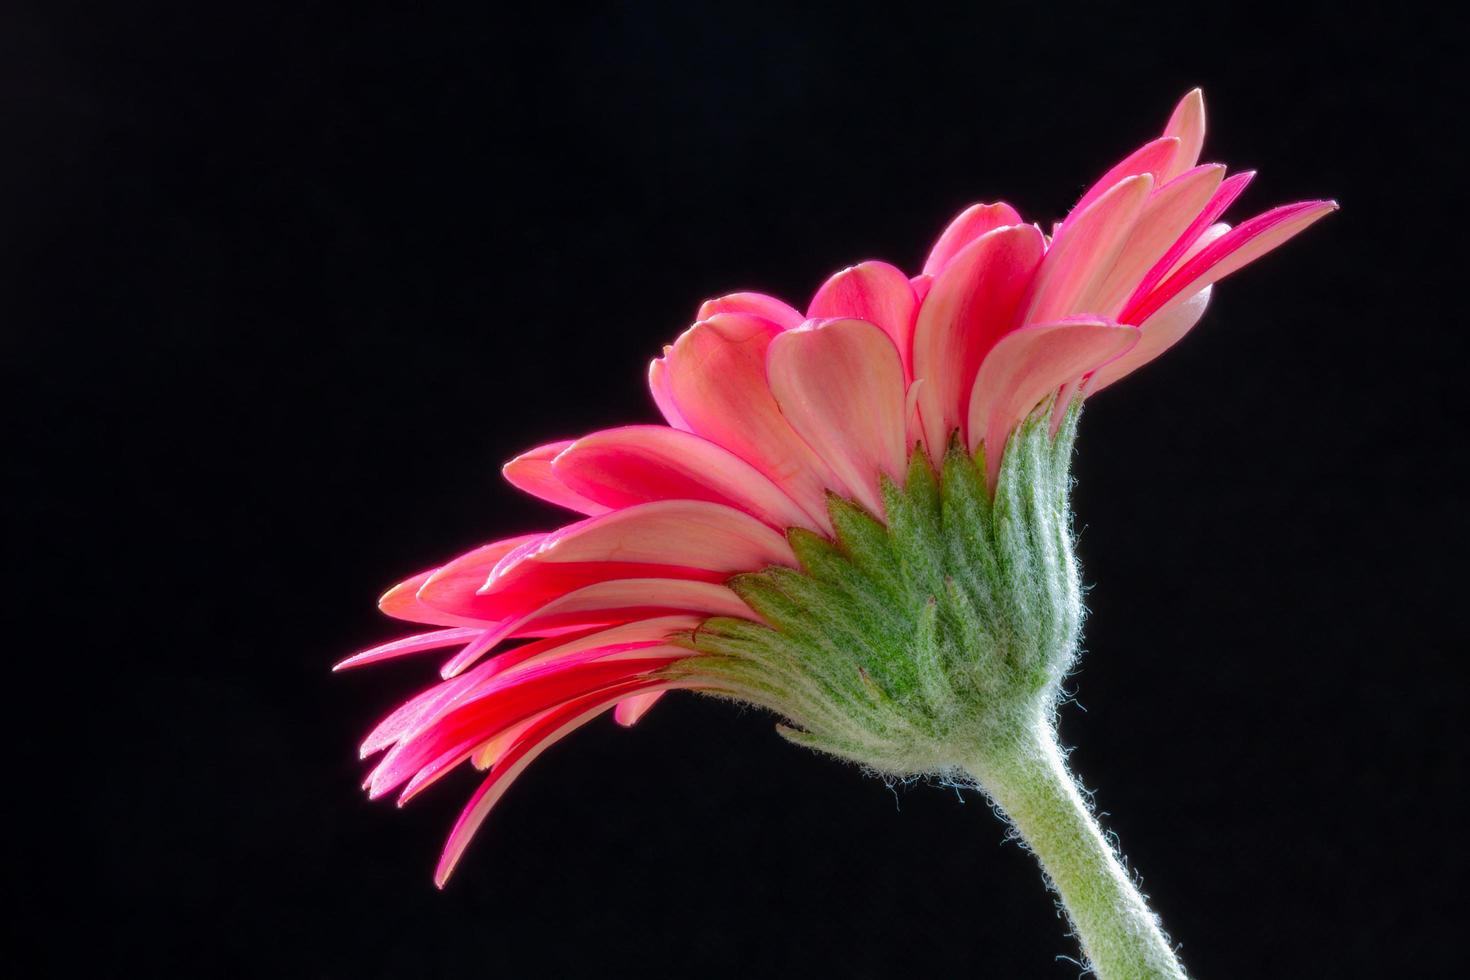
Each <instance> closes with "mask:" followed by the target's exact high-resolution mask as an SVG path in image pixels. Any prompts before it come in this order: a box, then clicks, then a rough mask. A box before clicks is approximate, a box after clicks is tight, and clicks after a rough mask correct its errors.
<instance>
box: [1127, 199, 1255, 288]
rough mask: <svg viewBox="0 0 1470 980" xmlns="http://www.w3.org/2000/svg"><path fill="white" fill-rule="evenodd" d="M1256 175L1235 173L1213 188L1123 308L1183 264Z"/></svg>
mask: <svg viewBox="0 0 1470 980" xmlns="http://www.w3.org/2000/svg"><path fill="white" fill-rule="evenodd" d="M1255 175H1256V174H1255V171H1253V170H1247V171H1246V172H1244V173H1239V174H1235V175H1233V176H1231V177H1227V178H1226V179H1225V180H1224V182H1222V183H1221V184H1220V186H1219V187H1217V188H1216V189H1215V193H1214V194H1213V195H1211V197H1210V200H1209V203H1207V204H1206V205H1205V206H1204V209H1203V210H1201V211H1200V213H1199V214H1198V215H1196V216H1195V219H1194V220H1193V221H1191V222H1190V223H1189V227H1187V228H1185V229H1184V231H1183V233H1182V234H1180V236H1179V238H1178V240H1176V241H1175V242H1174V244H1173V245H1171V246H1169V249H1168V251H1166V252H1165V253H1164V254H1163V257H1162V258H1160V259H1159V260H1158V261H1157V262H1155V263H1154V265H1153V268H1151V269H1149V270H1148V272H1147V273H1146V274H1145V275H1144V277H1143V279H1141V280H1140V281H1139V283H1138V286H1137V287H1136V288H1135V289H1134V290H1133V295H1131V296H1130V297H1128V302H1126V303H1124V304H1123V309H1125V310H1126V309H1130V308H1131V307H1133V306H1135V305H1137V303H1138V302H1139V301H1140V300H1142V299H1143V297H1145V296H1147V295H1148V294H1149V293H1151V292H1153V290H1154V287H1156V286H1157V285H1158V284H1159V283H1161V282H1163V281H1164V278H1165V277H1166V276H1168V275H1169V274H1170V273H1171V272H1173V271H1174V270H1175V269H1176V268H1177V267H1178V266H1179V265H1180V264H1181V263H1182V262H1183V261H1184V259H1185V257H1186V256H1187V255H1188V254H1189V253H1190V251H1191V250H1192V249H1195V248H1196V247H1197V242H1198V241H1199V239H1200V238H1201V236H1203V235H1204V234H1205V232H1206V231H1208V230H1209V229H1210V227H1211V226H1212V225H1213V224H1214V222H1215V219H1217V218H1219V217H1220V215H1222V214H1224V213H1225V209H1226V208H1228V207H1230V205H1231V204H1233V203H1234V202H1235V199H1236V198H1237V197H1239V196H1240V194H1241V192H1242V191H1244V190H1245V188H1246V185H1247V184H1249V183H1250V182H1251V179H1252V178H1253V177H1255Z"/></svg>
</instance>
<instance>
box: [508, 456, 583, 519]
mask: <svg viewBox="0 0 1470 980" xmlns="http://www.w3.org/2000/svg"><path fill="white" fill-rule="evenodd" d="M571 444H572V440H570V439H564V440H562V441H560V442H549V443H547V444H546V445H544V446H537V447H536V448H535V449H531V450H528V451H526V452H524V453H521V454H520V455H519V456H517V457H516V458H515V459H513V460H511V461H510V462H509V463H506V464H505V465H504V466H503V467H501V470H500V472H501V473H503V474H504V475H505V479H506V480H507V482H509V483H510V485H511V486H513V487H515V488H516V489H517V490H523V491H525V492H526V493H529V494H530V495H531V496H533V497H540V498H541V499H542V500H545V501H547V502H549V503H553V504H556V505H557V506H559V507H565V508H567V509H568V510H574V511H576V512H577V513H579V514H605V513H607V510H608V509H607V507H605V506H603V505H602V504H599V503H594V502H593V501H591V500H588V499H587V498H586V497H583V496H582V495H581V494H579V493H576V492H574V491H572V490H570V489H568V488H567V487H566V486H565V485H564V484H563V483H562V482H561V481H560V480H558V479H557V478H556V475H555V474H554V473H552V470H551V461H552V460H553V459H555V458H556V456H557V454H558V453H560V452H561V451H562V450H563V449H565V448H567V447H568V446H570V445H571Z"/></svg>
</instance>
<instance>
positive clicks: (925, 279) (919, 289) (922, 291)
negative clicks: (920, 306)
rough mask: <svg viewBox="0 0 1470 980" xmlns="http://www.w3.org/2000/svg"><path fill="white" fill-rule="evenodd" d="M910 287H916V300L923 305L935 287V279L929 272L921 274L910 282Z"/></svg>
mask: <svg viewBox="0 0 1470 980" xmlns="http://www.w3.org/2000/svg"><path fill="white" fill-rule="evenodd" d="M909 285H910V286H913V287H914V299H916V300H918V301H919V302H920V303H922V302H924V298H925V297H926V296H928V295H929V290H930V288H931V287H933V285H934V277H933V276H931V275H929V274H928V273H927V272H921V273H919V274H918V275H917V276H914V277H913V278H912V279H910V280H909Z"/></svg>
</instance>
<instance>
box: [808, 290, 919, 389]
mask: <svg viewBox="0 0 1470 980" xmlns="http://www.w3.org/2000/svg"><path fill="white" fill-rule="evenodd" d="M918 307H919V303H918V300H917V299H916V298H915V296H914V287H913V286H911V285H909V280H908V277H907V276H905V275H904V274H903V273H902V272H900V271H899V270H898V269H897V268H895V267H894V266H891V265H889V264H888V263H887V262H863V263H862V264H860V265H855V266H853V267H852V268H850V269H843V270H842V271H841V272H839V273H837V274H836V275H835V276H833V277H832V278H831V279H828V280H827V281H826V282H825V283H823V284H822V288H821V289H819V290H817V295H816V296H814V297H813V298H812V305H811V306H810V307H809V308H808V309H807V316H808V317H811V318H812V319H819V320H820V319H827V318H829V317H852V318H854V319H857V320H866V321H868V322H869V323H871V324H873V325H874V326H876V327H878V328H879V329H880V330H882V331H883V332H884V333H886V334H887V335H888V336H889V337H890V338H891V339H892V340H893V346H894V347H895V348H896V349H897V350H898V353H899V357H900V358H901V359H902V361H903V371H904V376H905V377H908V376H909V369H910V364H909V349H910V347H911V346H912V338H913V333H914V314H915V313H917V312H918Z"/></svg>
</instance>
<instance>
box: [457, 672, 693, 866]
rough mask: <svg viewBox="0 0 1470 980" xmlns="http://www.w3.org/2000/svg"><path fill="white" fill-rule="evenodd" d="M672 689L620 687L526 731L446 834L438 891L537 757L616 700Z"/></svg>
mask: <svg viewBox="0 0 1470 980" xmlns="http://www.w3.org/2000/svg"><path fill="white" fill-rule="evenodd" d="M676 686H677V685H676V684H675V683H673V682H670V681H660V682H641V683H629V684H625V685H621V686H620V687H617V688H611V689H609V690H607V691H605V692H600V693H598V694H595V695H589V696H588V697H586V698H582V699H578V700H577V701H574V702H570V703H568V704H567V705H565V706H564V707H563V708H561V709H559V710H557V711H555V712H551V713H549V714H548V715H547V716H546V718H545V719H543V720H542V721H540V722H538V723H537V724H536V725H534V726H532V727H531V728H530V729H528V730H527V731H526V733H525V734H524V735H523V736H522V737H521V738H520V739H518V740H517V741H516V743H515V745H514V747H512V748H511V749H510V750H509V751H507V752H506V753H505V755H504V756H502V757H501V759H500V760H499V762H497V764H496V766H495V769H494V771H493V772H491V774H490V776H489V778H487V779H486V780H485V782H484V783H483V784H481V786H480V788H479V789H478V790H476V791H475V794H474V796H472V797H471V798H470V801H469V804H468V805H467V806H466V807H465V809H464V811H463V812H462V813H461V814H460V816H459V820H458V821H456V822H455V825H454V829H453V830H451V831H450V833H449V840H448V841H447V842H446V843H445V845H444V853H443V854H442V855H441V856H440V858H439V865H438V867H437V868H436V869H435V870H434V884H436V885H438V886H439V887H440V888H443V887H444V884H445V882H447V881H448V880H449V876H450V874H451V873H453V871H454V867H455V865H457V864H458V863H459V859H460V857H461V856H463V854H464V850H465V848H466V847H467V846H468V845H469V842H470V838H471V837H473V836H474V834H475V832H476V831H477V830H478V829H479V828H480V825H481V824H482V823H484V821H485V817H486V815H487V814H488V813H489V812H490V810H491V809H492V808H493V807H494V806H495V804H496V803H498V802H499V801H500V798H501V797H502V796H504V795H505V791H506V790H507V789H509V788H510V785H511V783H513V782H514V781H515V779H516V777H518V776H519V775H520V774H521V773H522V772H524V771H525V769H526V767H527V766H529V765H530V764H531V763H532V762H533V761H535V759H536V757H537V756H539V755H540V754H541V753H542V752H544V751H545V750H546V749H548V748H550V747H551V746H552V745H555V744H556V743H557V742H558V741H560V740H561V739H563V738H565V737H566V736H567V735H570V734H571V733H572V732H574V731H576V730H577V729H578V728H581V727H582V726H583V725H585V724H586V723H587V722H589V721H591V720H592V719H593V718H596V717H597V716H598V715H599V714H601V713H602V712H604V711H606V710H607V707H608V705H609V704H612V703H615V701H616V700H617V699H619V698H624V697H628V696H632V695H636V694H638V693H643V692H653V691H663V690H668V689H670V688H673V687H676Z"/></svg>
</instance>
